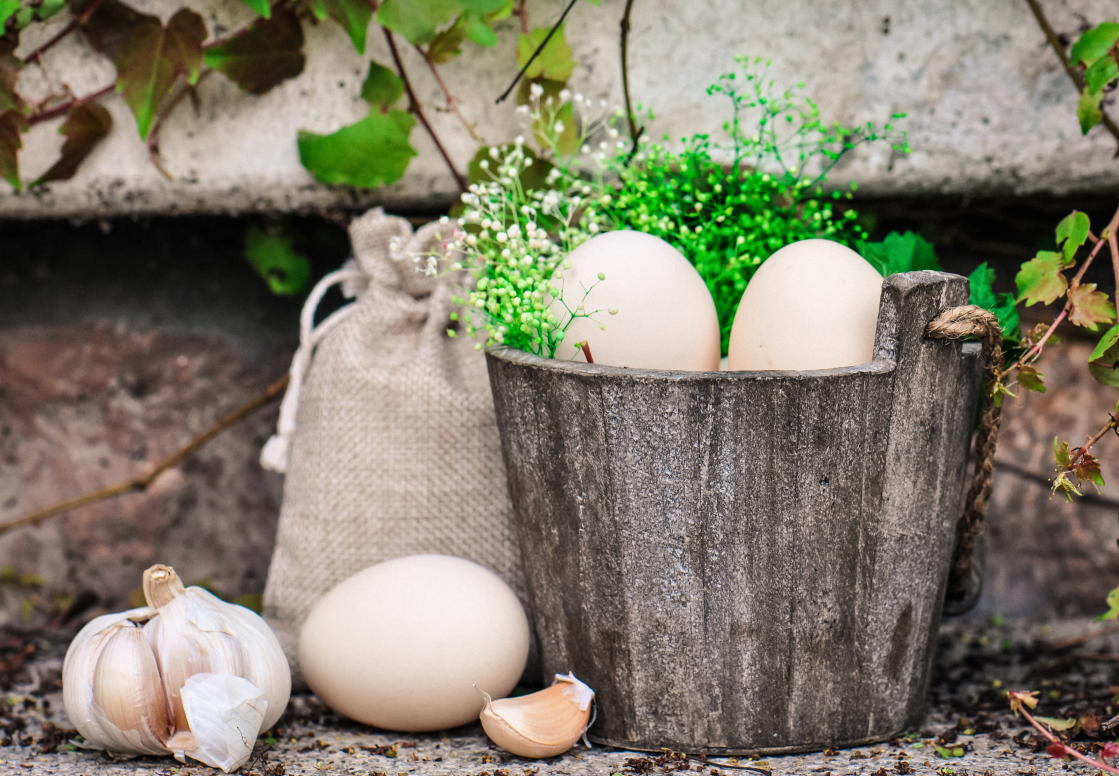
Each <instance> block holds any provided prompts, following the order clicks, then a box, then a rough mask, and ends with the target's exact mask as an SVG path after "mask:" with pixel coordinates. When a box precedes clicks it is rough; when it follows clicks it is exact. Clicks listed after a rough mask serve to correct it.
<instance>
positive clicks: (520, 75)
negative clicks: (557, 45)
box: [497, 0, 578, 105]
mask: <svg viewBox="0 0 1119 776" xmlns="http://www.w3.org/2000/svg"><path fill="white" fill-rule="evenodd" d="M577 2H578V0H571V2H570V3H568V4H567V8H564V9H563V14H562V15H561V16H560V18H559V21H558V22H556V23H555V25H554V26H553V27H552V29H550V30H548V34H547V36H546V37H545V38H544V42H543V43H541V44H540V45H539V46H537V47H536V51H534V52H532V56H531V57H529V58H528V61H527V62H525V66H524V67H522V68H521V72H519V73H517V77H516V78H514V79H513V83H511V84H509V88H508V89H506V90H505V91H504V92H502V93H501V96H500V97H498V98H497V104H499V105H500V104H501V103H502V102H505V98H506V97H508V96H509V95H510V94H511V93H512V91H513V89H514V88H515V87H516V86H517V84H519V83H520V82H521V79H522V78H524V75H525V73H527V72H528V69H529V68H530V67H532V63H533V62H535V61H536V58H537V57H538V56H540V52H541V51H543V50H544V47H545V46H547V45H548V41H550V40H551V39H552V36H553V35H555V34H556V30H558V29H559V28H560V25H561V24H563V20H564V19H566V18H567V12H568V11H570V10H571V9H572V8H574V7H575V3H577Z"/></svg>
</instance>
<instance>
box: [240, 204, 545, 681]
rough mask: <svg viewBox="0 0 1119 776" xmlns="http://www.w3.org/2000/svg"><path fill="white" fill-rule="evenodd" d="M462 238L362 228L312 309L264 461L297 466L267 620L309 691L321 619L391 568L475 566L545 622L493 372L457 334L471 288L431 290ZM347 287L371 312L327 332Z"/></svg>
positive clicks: (430, 230) (350, 316) (347, 312)
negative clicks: (451, 559) (304, 631)
mask: <svg viewBox="0 0 1119 776" xmlns="http://www.w3.org/2000/svg"><path fill="white" fill-rule="evenodd" d="M452 228H453V225H442V226H441V225H440V224H438V223H433V224H429V225H427V226H425V227H423V228H422V229H420V230H419V231H418V232H416V233H415V234H413V233H412V227H411V226H410V225H409V223H408V222H407V221H406V220H404V219H402V218H394V217H391V216H386V215H385V214H384V212H382V211H381V210H380V209H377V210H373V211H371V212H369V213H366V214H365V215H364V216H362V217H361V218H359V219H358V220H356V221H354V223H353V224H352V225H351V227H350V237H351V240H352V242H353V249H354V256H355V258H356V260H357V261H356V265H357V266H356V267H353V266H351V268H350V269H349V270H343V271H341V272H339V273H334V274H333V276H328V278H326V279H324V282H323V283H320V285H319V287H317V288H316V290H315V292H313V294H312V297H311V298H309V299H308V304H307V309H305V310H304V315H303V331H302V334H303V338H302V339H303V342H302V346H301V348H300V352H299V353H297V355H296V358H295V362H294V363H293V365H292V385H291V387H289V392H288V395H287V396H286V397H285V399H284V405H283V406H282V408H281V419H280V427H279V433H278V434H277V436H276V437H273V438H272V440H270V441H269V444H268V446H267V447H266V448H265V451H264V453H263V454H262V463H264V465H265V466H268V467H270V468H277V469H283V468H284V464H285V459H289V460H287V462H286V463H287V466H286V468H287V479H286V481H285V483H284V499H283V506H282V508H281V510H280V524H279V531H278V535H277V537H276V549H275V553H274V554H273V556H272V565H271V568H270V570H269V573H268V583H267V586H266V587H265V590H264V617H265V619H267V620H268V622H269V623H270V624H271V626H272V628H273V629H274V630H275V631H276V635H277V636H279V638H280V642H281V643H282V644H283V646H284V651H285V652H286V653H287V656H288V660H289V661H290V662H291V666H292V674H293V680H294V681H295V682H296V683H297V685H302V684H303V682H302V675H301V673H300V670H299V662H298V640H299V633H300V628H301V627H302V625H303V621H304V619H305V618H306V616H307V614H308V612H309V610H310V609H311V607H312V606H313V605H314V603H315V602H316V601H317V600H318V599H319V597H321V596H322V595H323V594H324V593H326V592H327V591H329V590H330V589H331V588H332V587H334V586H335V585H336V584H338V583H339V582H341V581H342V580H344V579H346V578H347V577H350V576H351V575H353V574H355V573H357V572H358V571H361V570H362V569H364V568H367V567H368V566H371V565H373V564H375V563H379V562H381V561H384V560H388V559H390V558H396V557H400V556H404V555H412V554H415V553H429V552H435V553H443V554H447V555H456V556H459V557H463V558H467V559H469V560H472V561H474V562H476V563H479V564H481V565H483V566H485V567H486V568H489V569H491V570H492V571H494V572H495V573H497V574H498V575H499V576H500V577H501V578H502V579H504V580H505V581H506V582H507V583H508V584H509V585H510V586H511V587H512V588H513V590H515V591H516V592H517V594H518V596H520V598H521V601H522V602H523V603H524V604H525V607H526V611H529V613H530V616H531V609H530V608H529V601H528V597H527V592H526V590H527V589H526V585H525V580H524V574H523V572H522V569H521V559H520V551H519V549H518V546H517V542H516V537H515V536H514V533H513V527H512V522H511V519H512V514H511V513H512V509H511V507H510V504H509V496H508V492H507V490H506V484H505V468H504V465H503V463H502V459H501V442H500V439H499V438H498V432H497V426H496V422H495V419H494V409H493V399H492V397H491V395H490V388H489V378H488V376H487V373H486V362H485V358H484V356H483V355H482V353H480V352H478V351H477V350H475V347H474V346H475V344H476V343H477V340H473V339H470V338H469V337H459V338H451V337H449V336H448V335H447V333H446V331H447V328H448V326H449V325H451V321H450V314H451V312H452V302H451V296H452V293H454V291H455V286H456V283H457V282H460V281H461V280H462V278H461V276H460V277H430V276H426V275H425V274H424V273H422V272H418V271H417V267H418V266H419V267H421V268H422V266H423V263H422V262H421V263H420V264H417V263H416V262H415V261H413V258H412V256H413V255H414V254H416V253H424V252H427V251H431V250H433V249H434V250H439V251H441V250H442V245H441V243H440V242H439V239H438V237H437V235H439V234H440V233H441V234H442V237H443V238H445V239H449V238H450V236H451V235H450V232H451V230H452ZM351 264H352V263H351ZM333 282H344V284H345V288H346V290H348V291H349V292H350V293H356V296H357V301H356V302H354V303H353V304H352V305H350V306H348V307H346V308H343V309H342V310H340V311H338V312H336V313H334V315H333V316H331V318H329V319H327V320H326V321H324V322H323V323H322V324H320V325H319V326H318V327H317V328H314V327H313V326H312V325H311V321H312V319H313V316H314V307H315V305H316V304H317V302H318V299H319V298H321V296H322V293H324V292H325V290H326V287H327V286H329V285H330V284H331V283H333ZM320 340H321V342H320ZM316 343H317V350H316V349H315V345H316ZM312 352H314V356H313V359H312V358H311V353H312ZM304 370H306V377H305V378H303V372H304ZM301 378H303V379H302V385H300V382H301ZM296 406H297V409H296ZM293 419H294V423H293V422H292V421H293ZM289 445H290V456H288V452H289ZM384 614H385V616H386V620H391V618H392V617H393V616H395V614H394V613H393V612H392V611H391V610H389V611H385V612H384ZM399 614H400V616H409V615H410V613H407V612H402V613H399Z"/></svg>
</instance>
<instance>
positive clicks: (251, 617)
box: [144, 566, 291, 770]
mask: <svg viewBox="0 0 1119 776" xmlns="http://www.w3.org/2000/svg"><path fill="white" fill-rule="evenodd" d="M144 595H145V596H146V597H147V599H148V603H149V604H150V605H151V606H152V607H153V608H154V609H155V611H156V614H155V616H153V617H152V618H151V619H150V620H149V621H148V623H147V625H145V626H144V632H145V635H147V637H148V641H149V643H150V644H151V645H152V650H153V651H154V653H155V656H156V661H157V662H158V664H159V669H160V675H161V676H162V678H163V688H164V691H165V693H166V696H167V700H168V704H169V706H170V709H171V713H172V716H173V718H174V725H175V730H176V731H177V732H181V731H186V730H189V731H190V732H191V733H193V735H194V739H195V742H196V745H197V748H196V749H194V750H187V749H186V748H185V746H184V747H183V748H182V749H181V750H180V751H182V752H184V753H185V754H186V755H187V756H190V757H193V758H194V759H196V760H201V761H202V762H205V763H207V764H210V765H214V766H216V767H219V768H222V769H223V770H225V769H227V767H228V768H229V769H236V768H237V767H240V765H241V764H243V760H242V761H240V762H238V760H239V758H240V756H241V755H240V754H234V753H232V750H231V749H230V747H229V746H227V742H225V739H224V738H223V737H222V736H221V735H216V734H211V733H207V734H206V735H203V734H201V733H200V730H202V729H205V730H207V731H213V730H215V729H216V728H218V727H220V726H225V727H227V728H228V729H229V730H230V731H231V733H230V735H232V736H234V738H235V739H236V741H237V743H239V744H240V743H242V742H245V744H246V745H247V747H248V749H247V754H244V756H245V757H246V758H247V756H248V754H251V751H252V744H253V742H254V741H255V740H256V737H257V735H258V734H259V733H260V731H261V730H267V729H268V728H269V727H271V726H272V725H273V724H274V723H275V722H276V720H278V719H279V718H280V716H281V715H282V714H283V712H284V709H285V708H286V707H287V703H288V697H289V695H290V694H291V672H290V669H289V668H288V662H287V658H286V657H284V652H283V649H282V648H281V647H280V642H279V640H277V638H276V635H275V634H274V633H273V632H272V629H271V628H269V627H268V625H267V623H265V622H264V620H263V619H261V617H260V616H259V615H257V614H256V613H255V612H252V611H250V610H248V609H246V608H245V607H243V606H237V605H236V604H230V603H226V602H225V601H222V600H221V599H220V598H218V597H217V596H215V595H213V594H211V593H209V592H208V591H206V590H203V589H202V588H199V587H183V584H182V582H181V581H179V578H178V576H177V575H176V574H175V572H174V570H173V569H171V568H170V567H168V566H152V567H151V568H150V569H148V570H147V571H146V572H144ZM196 675H205V676H209V675H214V676H217V677H219V679H214V680H207V681H208V682H210V683H209V684H204V685H197V683H196V684H195V686H196V690H195V701H194V703H193V705H192V704H190V703H187V700H186V696H185V695H184V692H186V690H185V689H184V688H186V687H187V686H188V685H189V684H191V679H192V678H193V677H194V676H196ZM234 678H239V679H241V680H242V682H243V684H242V683H238V682H228V681H226V680H231V679H234ZM222 682H226V684H222ZM250 686H251V687H252V688H253V689H252V690H249V689H248V688H249V687H250ZM229 687H236V688H239V689H235V690H229ZM205 688H209V690H212V691H214V692H215V693H218V694H219V695H220V696H221V698H220V699H215V701H214V703H209V702H205V701H204V700H203V699H201V698H200V694H201V693H203V692H205V691H207V690H206V689H205ZM250 707H251V708H252V709H255V710H256V711H248V710H247V709H248V708H250ZM192 708H193V709H194V711H193V712H192V711H191V709H192ZM237 709H240V711H237ZM257 711H258V712H259V717H260V718H259V720H257V724H258V727H257V728H256V729H253V730H250V729H249V728H248V727H247V725H248V722H249V721H250V720H252V719H254V718H255V716H256V712H257ZM234 731H235V732H234ZM180 740H182V739H180ZM235 762H236V763H237V764H236V765H233V763H235Z"/></svg>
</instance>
